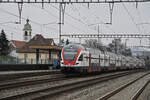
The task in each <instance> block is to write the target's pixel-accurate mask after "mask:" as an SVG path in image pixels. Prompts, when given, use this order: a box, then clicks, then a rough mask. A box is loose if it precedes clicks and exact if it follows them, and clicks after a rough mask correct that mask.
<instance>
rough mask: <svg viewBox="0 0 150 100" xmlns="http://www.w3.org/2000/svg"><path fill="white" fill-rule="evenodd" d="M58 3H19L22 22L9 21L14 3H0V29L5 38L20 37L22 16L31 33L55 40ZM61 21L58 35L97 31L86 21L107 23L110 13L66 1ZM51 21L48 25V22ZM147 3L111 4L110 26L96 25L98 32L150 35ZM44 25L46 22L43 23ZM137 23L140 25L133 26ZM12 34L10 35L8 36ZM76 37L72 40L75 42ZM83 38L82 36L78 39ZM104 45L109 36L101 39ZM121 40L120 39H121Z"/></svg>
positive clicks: (144, 41)
mask: <svg viewBox="0 0 150 100" xmlns="http://www.w3.org/2000/svg"><path fill="white" fill-rule="evenodd" d="M58 8H59V5H58V4H45V5H44V9H42V5H41V4H23V11H22V23H21V24H18V25H17V24H13V23H11V22H15V21H18V20H19V17H18V16H19V13H18V6H17V4H2V3H1V4H0V30H1V29H4V30H5V32H6V33H7V37H8V38H9V39H15V40H23V26H24V24H25V23H26V20H25V19H26V18H29V20H30V24H31V25H32V30H33V31H32V36H34V35H35V34H42V35H43V36H44V37H47V38H55V41H56V42H58V39H57V38H58V32H59V31H58V24H57V23H58V22H59V10H58ZM64 20H65V23H64V25H63V26H62V34H68V33H84V34H86V33H97V25H93V26H89V25H90V24H95V23H101V22H105V23H106V22H109V20H110V12H109V5H108V4H90V5H89V8H88V6H87V4H67V5H66V9H65V19H64ZM48 23H51V24H48ZM140 23H150V2H146V3H139V4H138V8H136V5H135V3H120V4H115V5H114V10H113V22H112V25H104V24H100V32H101V33H114V32H115V33H142V34H150V24H140ZM44 24H47V25H44ZM136 24H140V25H136ZM11 33H13V37H11ZM76 40H77V39H72V41H76ZM139 40H140V39H129V40H128V45H139V43H140V42H139ZM82 41H84V39H83V40H82ZM102 41H103V42H104V44H108V42H107V41H109V42H110V39H103V40H102ZM123 41H124V40H123ZM142 44H143V45H148V40H147V39H142Z"/></svg>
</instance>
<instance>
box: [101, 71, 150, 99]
mask: <svg viewBox="0 0 150 100" xmlns="http://www.w3.org/2000/svg"><path fill="white" fill-rule="evenodd" d="M148 74H150V72H148V73H146V74H144V75H142V76H141V77H139V78H137V79H135V80H133V81H131V82H128V83H127V84H124V85H123V86H120V87H119V88H117V89H115V90H114V91H111V92H109V93H107V94H105V95H104V96H102V97H100V98H99V100H107V99H109V98H111V97H112V96H114V95H115V94H117V93H119V92H120V91H122V90H123V89H125V88H126V87H128V86H129V85H131V84H133V83H135V82H137V81H138V80H140V79H141V78H143V77H145V76H146V75H148Z"/></svg>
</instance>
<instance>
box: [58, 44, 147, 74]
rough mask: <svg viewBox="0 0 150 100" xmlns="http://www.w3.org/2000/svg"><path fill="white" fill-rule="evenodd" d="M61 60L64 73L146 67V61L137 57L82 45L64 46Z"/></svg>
mask: <svg viewBox="0 0 150 100" xmlns="http://www.w3.org/2000/svg"><path fill="white" fill-rule="evenodd" d="M61 58H62V59H61V71H62V72H63V73H73V72H75V73H91V72H101V71H110V70H120V69H121V70H122V69H135V68H143V67H144V66H145V63H144V60H141V59H138V58H136V57H129V56H123V55H116V54H114V53H111V52H106V51H101V50H99V49H96V48H88V47H86V46H84V45H81V44H69V45H66V46H64V47H63V48H62V52H61Z"/></svg>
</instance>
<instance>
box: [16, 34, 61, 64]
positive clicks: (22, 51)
mask: <svg viewBox="0 0 150 100" xmlns="http://www.w3.org/2000/svg"><path fill="white" fill-rule="evenodd" d="M30 46H39V47H41V46H45V47H42V49H40V50H39V63H49V62H50V60H51V62H53V60H54V59H59V52H60V49H55V48H53V47H54V46H55V47H57V46H56V44H55V43H54V40H53V39H52V38H44V37H43V36H42V35H40V34H37V35H35V36H34V37H33V38H32V39H31V40H30V41H29V42H27V43H26V44H25V45H24V46H23V47H22V48H19V50H18V57H19V59H23V60H25V61H26V63H36V59H37V55H36V49H32V48H30ZM46 46H49V47H52V48H51V52H50V55H49V52H48V51H47V50H45V49H46Z"/></svg>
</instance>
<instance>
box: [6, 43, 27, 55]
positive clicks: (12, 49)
mask: <svg viewBox="0 0 150 100" xmlns="http://www.w3.org/2000/svg"><path fill="white" fill-rule="evenodd" d="M25 44H26V42H25V41H18V40H11V41H10V42H9V51H10V54H9V55H10V56H13V57H18V50H19V49H20V48H22V47H23V46H24V45H25Z"/></svg>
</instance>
